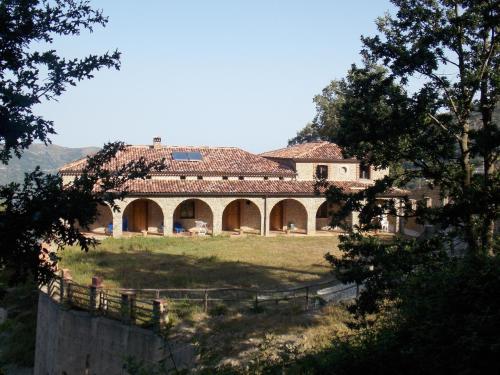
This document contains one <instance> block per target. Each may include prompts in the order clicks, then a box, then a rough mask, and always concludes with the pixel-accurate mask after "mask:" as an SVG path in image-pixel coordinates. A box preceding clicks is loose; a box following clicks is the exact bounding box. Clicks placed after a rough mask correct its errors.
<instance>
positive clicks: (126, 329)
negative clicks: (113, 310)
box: [34, 292, 196, 375]
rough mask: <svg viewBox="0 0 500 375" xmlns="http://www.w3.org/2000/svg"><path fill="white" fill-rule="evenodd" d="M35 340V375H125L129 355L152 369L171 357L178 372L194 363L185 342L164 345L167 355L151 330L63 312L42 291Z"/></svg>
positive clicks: (80, 312)
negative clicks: (126, 360)
mask: <svg viewBox="0 0 500 375" xmlns="http://www.w3.org/2000/svg"><path fill="white" fill-rule="evenodd" d="M36 336H37V337H36V353H35V369H34V374H35V375H55V374H57V375H59V374H61V375H62V374H67V375H72V374H75V375H76V374H92V375H93V374H95V375H101V374H105V375H115V374H126V371H125V369H124V368H123V365H124V363H125V359H126V358H127V357H128V356H131V357H133V358H134V359H136V360H138V361H144V363H146V364H155V363H158V361H160V360H163V359H165V358H170V352H172V354H173V358H174V361H175V364H176V366H177V367H178V368H190V367H192V366H193V365H194V363H195V358H196V355H195V350H194V347H193V346H192V345H191V344H189V343H182V342H180V341H173V340H169V343H168V344H169V346H170V350H168V349H167V345H166V343H165V341H164V340H163V338H162V337H160V336H159V335H157V334H155V333H154V332H153V331H150V330H147V329H143V328H139V327H135V326H129V325H125V324H122V323H121V322H119V321H115V320H111V319H108V318H104V317H100V316H93V315H91V314H89V313H88V312H84V311H74V310H68V309H66V308H64V307H63V306H61V305H59V304H58V303H57V302H55V301H53V300H52V299H51V298H50V297H48V296H47V295H46V294H44V293H43V292H42V293H40V296H39V301H38V317H37V333H36ZM169 362H170V366H169V367H171V366H173V365H172V363H171V362H172V361H171V360H169Z"/></svg>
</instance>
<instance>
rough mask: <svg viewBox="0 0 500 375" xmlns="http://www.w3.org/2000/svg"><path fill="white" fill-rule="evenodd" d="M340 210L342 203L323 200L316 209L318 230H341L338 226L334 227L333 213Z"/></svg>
mask: <svg viewBox="0 0 500 375" xmlns="http://www.w3.org/2000/svg"><path fill="white" fill-rule="evenodd" d="M339 210H340V204H338V203H328V202H327V201H325V202H323V203H322V204H321V206H319V208H318V210H317V211H316V230H317V231H331V230H340V228H338V227H332V216H333V215H332V214H333V213H334V212H338V211H339Z"/></svg>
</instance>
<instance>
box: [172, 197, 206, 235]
mask: <svg viewBox="0 0 500 375" xmlns="http://www.w3.org/2000/svg"><path fill="white" fill-rule="evenodd" d="M200 223H205V224H206V229H207V234H212V233H213V231H214V213H213V210H212V208H211V207H210V205H209V204H208V203H207V202H205V201H203V200H201V199H198V198H190V199H185V200H183V201H181V202H180V203H179V204H178V205H177V206H176V208H175V209H174V213H173V227H172V229H171V230H172V231H173V232H174V233H193V234H194V233H200V232H203V229H202V227H203V225H202V224H200Z"/></svg>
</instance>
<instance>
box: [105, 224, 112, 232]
mask: <svg viewBox="0 0 500 375" xmlns="http://www.w3.org/2000/svg"><path fill="white" fill-rule="evenodd" d="M104 233H105V234H107V235H112V234H113V223H109V224H108V225H107V227H106V229H105V230H104Z"/></svg>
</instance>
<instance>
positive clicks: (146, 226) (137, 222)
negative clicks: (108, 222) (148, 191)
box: [122, 198, 164, 234]
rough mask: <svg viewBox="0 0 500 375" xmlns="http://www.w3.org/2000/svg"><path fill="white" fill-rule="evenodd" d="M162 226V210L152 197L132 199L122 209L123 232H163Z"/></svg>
mask: <svg viewBox="0 0 500 375" xmlns="http://www.w3.org/2000/svg"><path fill="white" fill-rule="evenodd" d="M163 227H164V225H163V210H162V208H161V206H160V204H158V203H157V202H155V201H154V200H153V199H149V198H137V199H134V200H132V201H130V202H128V204H127V205H126V206H125V209H124V210H123V216H122V230H123V231H124V232H136V233H138V232H141V233H153V234H154V233H163V230H164V228H163Z"/></svg>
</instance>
